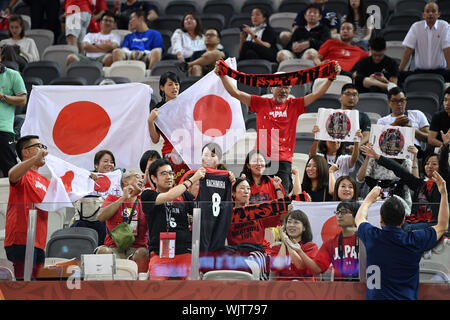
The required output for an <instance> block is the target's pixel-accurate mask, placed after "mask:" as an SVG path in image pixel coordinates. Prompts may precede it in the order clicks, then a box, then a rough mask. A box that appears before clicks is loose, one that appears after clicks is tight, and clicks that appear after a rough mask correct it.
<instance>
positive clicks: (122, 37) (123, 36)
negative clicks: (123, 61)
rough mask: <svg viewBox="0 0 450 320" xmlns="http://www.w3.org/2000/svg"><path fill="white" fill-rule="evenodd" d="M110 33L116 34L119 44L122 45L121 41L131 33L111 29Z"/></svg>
mask: <svg viewBox="0 0 450 320" xmlns="http://www.w3.org/2000/svg"><path fill="white" fill-rule="evenodd" d="M111 32H112V33H115V34H118V35H119V36H120V44H122V43H123V39H124V38H125V36H126V35H127V34H130V33H131V31H130V30H125V29H113V30H111Z"/></svg>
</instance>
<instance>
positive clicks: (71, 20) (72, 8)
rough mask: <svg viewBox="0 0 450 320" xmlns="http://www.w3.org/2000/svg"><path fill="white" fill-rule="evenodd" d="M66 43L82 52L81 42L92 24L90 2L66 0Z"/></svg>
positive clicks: (87, 0)
mask: <svg viewBox="0 0 450 320" xmlns="http://www.w3.org/2000/svg"><path fill="white" fill-rule="evenodd" d="M64 11H65V13H66V22H65V24H66V42H67V44H69V45H72V46H75V47H78V50H79V51H80V52H82V50H83V48H82V46H81V40H82V39H83V38H84V36H85V35H86V31H87V30H88V27H89V24H90V22H91V15H92V6H91V2H90V1H89V0H66V2H65V8H64Z"/></svg>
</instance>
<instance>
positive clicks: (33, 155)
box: [5, 136, 50, 279]
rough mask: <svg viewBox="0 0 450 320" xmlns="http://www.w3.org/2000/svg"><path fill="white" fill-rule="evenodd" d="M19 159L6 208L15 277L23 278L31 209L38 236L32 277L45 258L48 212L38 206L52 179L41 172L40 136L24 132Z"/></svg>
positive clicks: (43, 152)
mask: <svg viewBox="0 0 450 320" xmlns="http://www.w3.org/2000/svg"><path fill="white" fill-rule="evenodd" d="M16 151H17V155H18V156H19V159H20V160H21V162H20V163H18V164H16V165H15V166H14V167H12V168H11V170H9V175H8V179H9V184H10V187H9V188H10V189H9V190H10V191H9V199H8V208H7V211H6V226H5V251H6V256H7V258H8V260H9V261H11V262H13V264H14V273H15V277H16V279H21V278H23V275H24V262H25V249H26V244H27V229H28V212H29V210H30V209H37V220H36V238H35V242H34V261H33V277H36V276H37V275H38V271H39V268H40V266H42V265H43V264H44V262H45V252H44V250H45V245H46V240H47V220H48V212H47V211H43V210H40V209H38V208H36V204H37V203H41V202H42V200H43V199H44V197H45V194H46V193H47V188H48V186H49V183H50V181H49V180H48V179H47V178H45V177H43V176H41V175H40V174H39V173H38V169H39V168H40V167H42V166H43V165H45V156H46V155H47V154H48V152H47V147H46V146H44V145H43V144H42V143H40V142H39V137H38V136H24V137H22V138H20V139H19V141H17V144H16Z"/></svg>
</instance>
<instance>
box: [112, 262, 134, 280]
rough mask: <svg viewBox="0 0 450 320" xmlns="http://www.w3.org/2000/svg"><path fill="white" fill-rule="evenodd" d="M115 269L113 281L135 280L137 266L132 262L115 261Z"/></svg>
mask: <svg viewBox="0 0 450 320" xmlns="http://www.w3.org/2000/svg"><path fill="white" fill-rule="evenodd" d="M116 267H117V270H116V275H115V276H114V280H137V278H138V265H137V264H136V262H134V261H133V260H129V259H116Z"/></svg>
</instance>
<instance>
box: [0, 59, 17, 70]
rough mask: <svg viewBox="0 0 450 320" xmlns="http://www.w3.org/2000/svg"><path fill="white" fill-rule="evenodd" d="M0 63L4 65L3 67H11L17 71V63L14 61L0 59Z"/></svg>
mask: <svg viewBox="0 0 450 320" xmlns="http://www.w3.org/2000/svg"><path fill="white" fill-rule="evenodd" d="M2 63H3V64H4V65H5V67H7V68H9V69H13V70H16V71H19V64H18V63H17V62H15V61H7V60H5V61H2Z"/></svg>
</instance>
